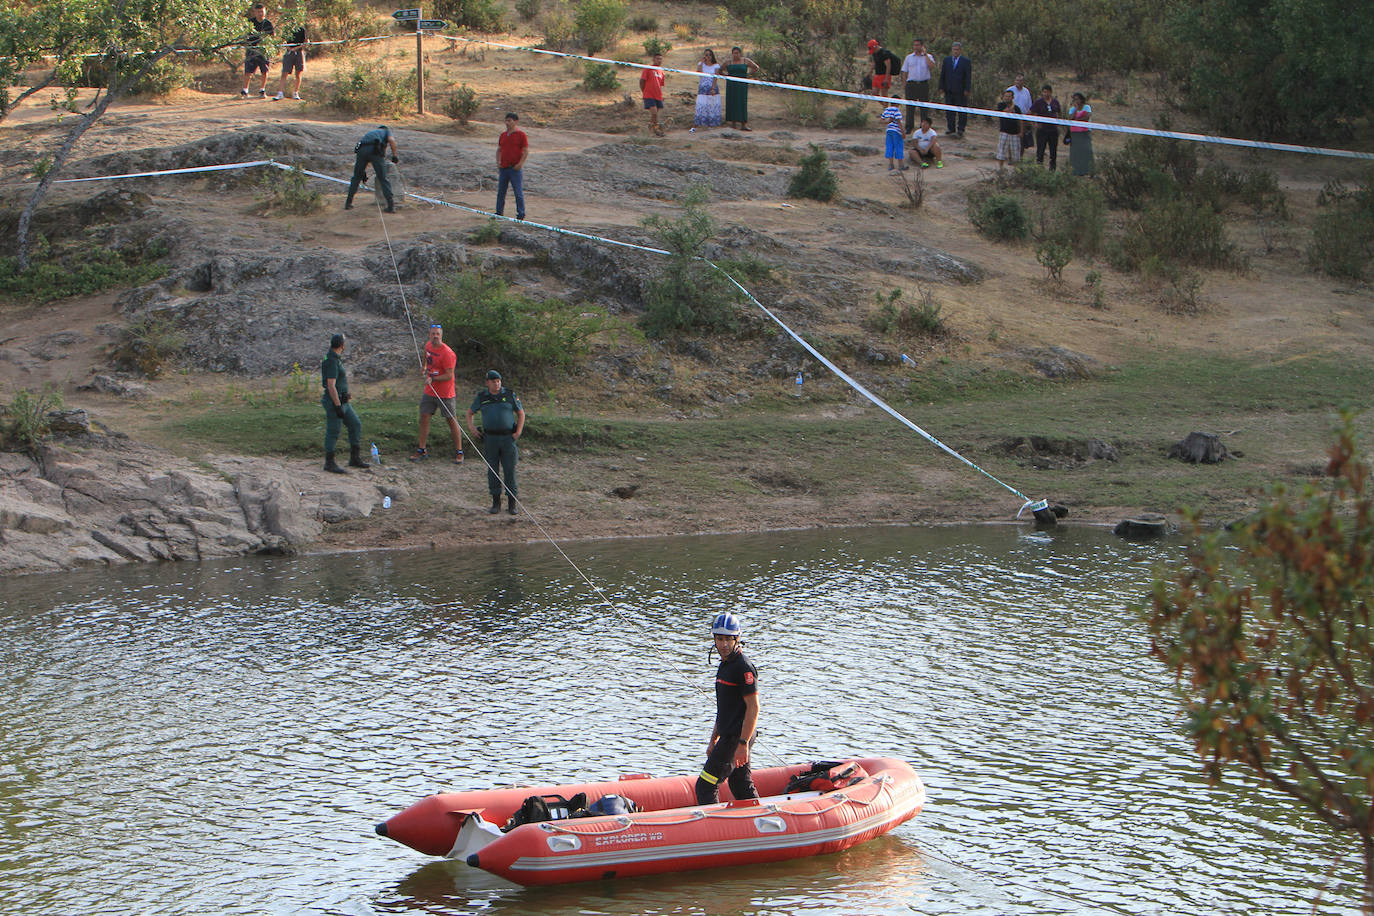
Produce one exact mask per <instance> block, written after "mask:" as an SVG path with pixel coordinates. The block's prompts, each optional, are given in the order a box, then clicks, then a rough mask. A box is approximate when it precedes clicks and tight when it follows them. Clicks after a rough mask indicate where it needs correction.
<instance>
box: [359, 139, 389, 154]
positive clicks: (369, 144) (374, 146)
mask: <svg viewBox="0 0 1374 916" xmlns="http://www.w3.org/2000/svg"><path fill="white" fill-rule="evenodd" d="M383 148H384V147H383V144H381V143H379V142H378V141H376V140H359V141H358V145H357V146H355V147H353V152H355V153H361V152H363V151H364V149H370V150H371V151H372V152H374V153H375V152H377V151H378V150H380V149H383Z"/></svg>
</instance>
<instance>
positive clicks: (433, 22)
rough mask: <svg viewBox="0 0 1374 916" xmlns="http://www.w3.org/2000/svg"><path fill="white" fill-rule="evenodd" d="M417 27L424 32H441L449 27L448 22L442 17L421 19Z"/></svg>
mask: <svg viewBox="0 0 1374 916" xmlns="http://www.w3.org/2000/svg"><path fill="white" fill-rule="evenodd" d="M415 28H417V29H419V30H420V31H422V32H439V31H442V30H444V29H446V28H448V23H447V22H445V21H444V20H442V19H421V20H420V21H419V22H418V23H417V24H416V25H415Z"/></svg>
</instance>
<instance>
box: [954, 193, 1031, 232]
mask: <svg viewBox="0 0 1374 916" xmlns="http://www.w3.org/2000/svg"><path fill="white" fill-rule="evenodd" d="M969 220H970V221H971V222H972V223H973V228H975V229H977V230H978V231H979V232H980V233H982V234H983V235H985V236H987V237H988V238H990V239H994V240H996V241H1002V242H1015V241H1021V240H1023V239H1026V238H1028V237H1029V236H1030V217H1029V216H1028V215H1027V214H1026V208H1025V207H1023V206H1022V205H1021V200H1020V198H1018V197H1015V196H1013V195H1011V194H997V193H992V194H970V195H969Z"/></svg>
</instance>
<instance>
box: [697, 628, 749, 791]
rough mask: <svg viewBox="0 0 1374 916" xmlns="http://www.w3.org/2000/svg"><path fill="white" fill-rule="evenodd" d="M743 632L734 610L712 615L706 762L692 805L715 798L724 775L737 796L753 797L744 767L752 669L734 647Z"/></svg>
mask: <svg viewBox="0 0 1374 916" xmlns="http://www.w3.org/2000/svg"><path fill="white" fill-rule="evenodd" d="M743 632H744V630H743V627H742V626H741V625H740V622H739V618H738V617H736V616H735V615H734V614H728V613H726V614H717V615H716V616H715V618H714V619H713V620H712V621H711V634H712V638H713V639H714V640H715V647H716V651H717V652H719V653H720V665H719V666H718V667H717V668H716V722H715V726H714V727H713V728H712V729H711V743H710V744H709V745H708V746H707V751H706V765H705V766H704V767H702V769H701V775H700V776H698V777H697V784H696V793H697V804H699V805H713V804H715V803H716V802H718V801H719V800H720V782H721V780H722V779H723V780H726V782H728V783H729V785H730V792H731V794H733V795H734V796H735V798H736V799H737V800H738V799H744V798H758V797H759V793H758V791H757V790H755V788H754V779H753V776H752V774H751V773H750V770H749V744H750V742H752V741H753V740H754V738H755V736H756V734H757V727H758V722H759V687H758V671H757V670H755V668H754V665H753V663H752V662H750V661H749V659H748V657H746V656H745V654H744V650H743V649H742V648H740V636H741V634H742V633H743Z"/></svg>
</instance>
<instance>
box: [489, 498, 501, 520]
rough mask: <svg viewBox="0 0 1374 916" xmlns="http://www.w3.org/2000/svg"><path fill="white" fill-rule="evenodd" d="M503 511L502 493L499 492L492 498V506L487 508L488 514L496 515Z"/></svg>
mask: <svg viewBox="0 0 1374 916" xmlns="http://www.w3.org/2000/svg"><path fill="white" fill-rule="evenodd" d="M500 511H501V494H500V493H497V494H496V495H495V496H493V497H492V498H491V508H490V509H488V510H487V515H495V514H496V513H498V512H500Z"/></svg>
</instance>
